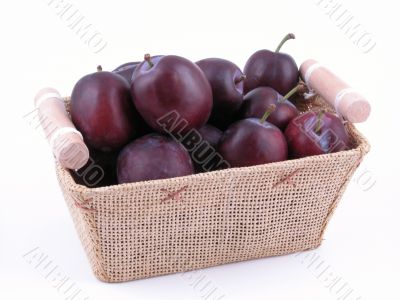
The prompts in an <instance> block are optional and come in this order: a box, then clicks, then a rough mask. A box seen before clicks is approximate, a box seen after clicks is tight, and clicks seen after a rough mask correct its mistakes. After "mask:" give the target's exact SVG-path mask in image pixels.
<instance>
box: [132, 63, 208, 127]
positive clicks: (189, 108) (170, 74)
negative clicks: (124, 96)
mask: <svg viewBox="0 0 400 300" xmlns="http://www.w3.org/2000/svg"><path fill="white" fill-rule="evenodd" d="M133 78H134V80H133V82H132V85H131V95H132V98H133V101H134V103H135V106H136V108H137V110H138V111H139V113H140V114H141V116H142V117H143V119H144V120H145V121H146V123H147V124H148V125H149V126H150V127H152V128H153V129H154V130H156V131H158V132H161V133H165V131H164V127H163V126H161V125H160V123H159V120H160V119H161V118H162V117H165V116H166V115H168V114H170V113H171V112H172V111H176V112H177V113H178V115H179V117H180V118H181V119H183V120H184V121H185V123H186V124H185V126H184V127H182V126H180V127H179V129H177V128H176V129H175V130H174V129H172V133H177V131H179V132H180V133H186V132H188V131H190V130H191V129H193V128H200V127H201V126H203V125H204V124H205V123H206V122H207V120H208V118H209V116H210V113H211V109H212V92H211V87H210V84H209V82H208V80H207V78H206V77H205V75H204V73H203V72H202V71H201V69H200V68H199V67H198V66H197V65H196V64H194V63H192V62H191V61H189V60H187V59H186V58H183V57H179V56H173V55H167V56H161V57H155V58H150V56H148V55H147V56H146V59H145V61H144V62H142V63H141V64H140V65H139V66H138V67H137V68H136V70H135V72H134V74H133Z"/></svg>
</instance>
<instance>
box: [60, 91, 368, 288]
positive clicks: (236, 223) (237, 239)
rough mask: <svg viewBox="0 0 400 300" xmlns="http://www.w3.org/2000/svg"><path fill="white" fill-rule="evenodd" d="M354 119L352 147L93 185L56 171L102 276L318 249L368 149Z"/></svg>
mask: <svg viewBox="0 0 400 300" xmlns="http://www.w3.org/2000/svg"><path fill="white" fill-rule="evenodd" d="M296 103H297V106H298V107H299V109H300V110H301V111H305V110H309V109H316V108H320V107H321V106H322V107H324V108H327V109H329V110H332V107H330V106H329V105H328V104H327V103H326V102H325V101H324V100H323V99H321V98H320V97H315V98H314V99H313V100H312V101H310V102H307V103H308V104H307V106H305V105H304V103H305V102H304V101H296ZM301 103H303V104H301ZM66 104H67V108H68V106H69V102H68V99H67V100H66ZM346 126H347V129H348V130H349V133H350V135H351V138H352V140H353V145H354V147H353V148H352V149H351V150H346V151H342V152H337V153H332V154H326V155H318V156H311V157H307V158H302V159H294V160H287V161H283V162H278V163H271V164H265V165H259V166H253V167H244V168H232V169H226V170H222V171H215V172H208V173H201V174H196V175H190V176H185V177H178V178H171V179H162V180H154V181H146V182H137V183H130V184H122V185H115V186H109V187H101V188H92V189H90V188H87V187H85V186H82V185H78V184H76V183H75V181H74V179H73V178H72V176H71V174H70V172H69V171H68V170H66V169H63V168H62V167H61V166H60V165H57V166H56V173H57V177H58V180H59V183H60V186H61V189H62V192H63V194H64V198H65V201H66V203H67V205H68V207H69V210H70V212H71V215H72V218H73V221H74V223H75V227H76V230H77V231H78V234H79V237H80V240H81V242H82V244H83V246H84V248H85V251H86V253H87V256H88V257H89V261H90V264H91V266H92V269H93V272H94V274H95V276H96V277H97V278H98V279H100V280H102V281H106V282H121V281H128V280H133V279H139V278H145V277H151V276H156V275H162V274H168V273H175V272H182V271H188V270H193V269H198V268H204V267H209V266H216V265H221V264H226V263H230V262H235V261H243V260H249V259H255V258H260V257H267V256H275V255H283V254H288V253H292V252H297V251H302V250H307V249H313V248H316V247H318V246H319V245H320V244H321V241H322V236H323V233H324V231H325V228H326V226H327V223H328V221H329V219H330V217H331V216H332V213H333V211H334V210H335V208H336V206H337V204H338V202H339V200H340V198H341V196H342V194H343V192H344V190H345V188H346V186H347V184H348V183H349V181H350V178H351V176H352V174H353V173H354V171H355V170H356V168H357V166H358V165H359V163H360V162H361V160H362V158H363V156H364V155H365V154H366V153H367V152H368V150H369V145H368V142H367V141H366V139H365V138H364V137H363V136H362V135H361V134H360V133H359V132H358V131H357V130H356V129H355V127H354V126H353V125H352V124H350V123H347V124H346Z"/></svg>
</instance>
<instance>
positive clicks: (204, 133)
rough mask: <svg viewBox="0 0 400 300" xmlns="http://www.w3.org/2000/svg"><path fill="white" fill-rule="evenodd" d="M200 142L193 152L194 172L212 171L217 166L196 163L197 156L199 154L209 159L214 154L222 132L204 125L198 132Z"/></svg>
mask: <svg viewBox="0 0 400 300" xmlns="http://www.w3.org/2000/svg"><path fill="white" fill-rule="evenodd" d="M198 132H199V134H200V136H201V140H202V142H200V143H199V146H198V147H196V149H195V150H194V151H193V156H192V158H193V163H194V166H195V170H196V172H204V171H206V170H207V171H212V170H214V169H215V168H217V164H215V165H211V164H207V163H204V162H203V163H200V162H196V159H197V154H199V153H201V154H202V155H201V157H203V156H206V155H208V156H209V157H210V158H211V156H212V155H213V154H214V153H215V152H216V149H217V146H218V143H219V141H220V139H221V137H222V131H221V130H219V129H218V128H216V127H214V126H212V125H209V124H206V125H204V126H203V127H201V128H200V129H199V130H198Z"/></svg>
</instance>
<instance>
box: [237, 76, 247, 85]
mask: <svg viewBox="0 0 400 300" xmlns="http://www.w3.org/2000/svg"><path fill="white" fill-rule="evenodd" d="M246 79H247V76H246V75H245V74H242V75H240V77H238V78H236V79H235V84H238V83H239V82H242V81H243V80H246Z"/></svg>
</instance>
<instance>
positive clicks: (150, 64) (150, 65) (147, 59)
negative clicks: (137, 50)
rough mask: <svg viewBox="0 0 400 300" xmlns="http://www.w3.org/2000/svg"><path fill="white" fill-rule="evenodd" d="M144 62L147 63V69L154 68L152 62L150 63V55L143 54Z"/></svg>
mask: <svg viewBox="0 0 400 300" xmlns="http://www.w3.org/2000/svg"><path fill="white" fill-rule="evenodd" d="M144 60H145V61H147V63H148V65H149V67H150V68H149V69H151V68H152V67H153V66H154V64H153V62H152V61H151V56H150V54H148V53H147V54H145V55H144Z"/></svg>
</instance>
